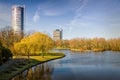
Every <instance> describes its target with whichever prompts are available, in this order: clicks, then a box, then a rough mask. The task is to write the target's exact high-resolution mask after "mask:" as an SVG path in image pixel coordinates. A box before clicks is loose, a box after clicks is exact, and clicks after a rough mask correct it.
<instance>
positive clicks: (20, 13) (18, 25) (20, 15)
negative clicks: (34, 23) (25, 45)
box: [12, 5, 24, 34]
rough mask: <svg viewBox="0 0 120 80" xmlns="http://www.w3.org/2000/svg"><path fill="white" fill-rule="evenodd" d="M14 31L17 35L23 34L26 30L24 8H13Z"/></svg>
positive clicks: (17, 6)
mask: <svg viewBox="0 0 120 80" xmlns="http://www.w3.org/2000/svg"><path fill="white" fill-rule="evenodd" d="M12 29H13V31H14V33H15V34H23V30H24V7H23V6H19V5H16V6H13V7H12Z"/></svg>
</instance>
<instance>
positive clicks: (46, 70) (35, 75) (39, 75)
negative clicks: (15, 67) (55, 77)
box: [12, 63, 53, 80]
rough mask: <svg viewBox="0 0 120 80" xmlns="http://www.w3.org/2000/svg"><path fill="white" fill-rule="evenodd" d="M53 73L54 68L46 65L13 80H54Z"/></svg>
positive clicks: (36, 67)
mask: <svg viewBox="0 0 120 80" xmlns="http://www.w3.org/2000/svg"><path fill="white" fill-rule="evenodd" d="M52 72H53V68H52V67H50V66H48V64H47V63H44V64H41V65H38V66H35V67H33V68H30V69H29V70H26V71H24V72H23V73H21V74H20V75H18V76H16V77H14V78H13V79H12V80H52V78H51V75H52Z"/></svg>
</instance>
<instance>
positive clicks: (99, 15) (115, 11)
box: [0, 0, 120, 39]
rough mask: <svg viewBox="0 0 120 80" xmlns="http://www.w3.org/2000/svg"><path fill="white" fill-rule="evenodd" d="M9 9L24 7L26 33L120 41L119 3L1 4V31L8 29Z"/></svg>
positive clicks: (49, 0)
mask: <svg viewBox="0 0 120 80" xmlns="http://www.w3.org/2000/svg"><path fill="white" fill-rule="evenodd" d="M12 5H25V7H26V8H25V31H26V32H27V31H40V32H44V33H46V34H49V35H50V36H52V32H53V31H54V30H55V29H63V38H64V39H71V38H76V37H82V38H83V37H84V38H93V37H104V38H118V37H120V0H0V28H3V27H5V26H11V7H12Z"/></svg>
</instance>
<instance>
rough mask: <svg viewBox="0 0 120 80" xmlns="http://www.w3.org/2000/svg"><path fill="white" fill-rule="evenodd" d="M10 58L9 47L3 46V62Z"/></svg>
mask: <svg viewBox="0 0 120 80" xmlns="http://www.w3.org/2000/svg"><path fill="white" fill-rule="evenodd" d="M10 58H12V53H11V51H10V49H8V48H5V47H3V49H2V60H3V62H6V61H8V60H9V59H10Z"/></svg>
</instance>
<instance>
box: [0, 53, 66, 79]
mask: <svg viewBox="0 0 120 80" xmlns="http://www.w3.org/2000/svg"><path fill="white" fill-rule="evenodd" d="M51 54H52V55H47V56H44V58H42V56H30V60H29V61H28V60H27V59H24V60H23V61H21V60H22V58H16V56H14V57H13V58H14V59H15V60H16V59H18V61H17V62H14V63H13V64H12V65H11V66H9V67H8V68H7V69H5V70H4V71H2V72H0V80H9V79H11V78H12V77H14V76H15V75H17V74H19V73H21V72H23V71H24V70H26V69H28V68H30V67H32V66H35V65H37V64H40V63H44V62H47V61H50V60H54V59H58V58H62V57H64V56H65V55H64V54H62V53H51ZM24 57H26V58H27V56H24Z"/></svg>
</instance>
